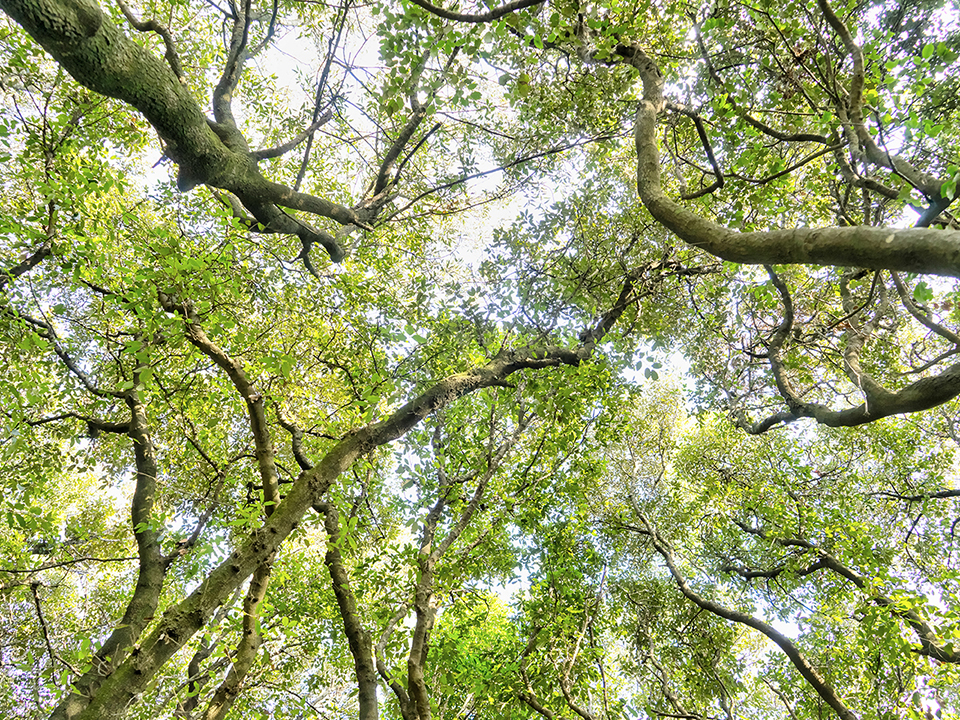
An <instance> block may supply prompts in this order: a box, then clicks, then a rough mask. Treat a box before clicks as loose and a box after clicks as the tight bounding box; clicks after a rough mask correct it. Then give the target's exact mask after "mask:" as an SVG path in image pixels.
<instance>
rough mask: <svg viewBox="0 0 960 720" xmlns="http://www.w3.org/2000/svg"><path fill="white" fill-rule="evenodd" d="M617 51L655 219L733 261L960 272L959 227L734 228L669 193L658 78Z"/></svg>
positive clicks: (644, 191)
mask: <svg viewBox="0 0 960 720" xmlns="http://www.w3.org/2000/svg"><path fill="white" fill-rule="evenodd" d="M627 50H629V51H630V53H628V52H627ZM620 53H621V54H622V55H623V56H624V58H625V60H626V61H627V62H628V63H629V64H631V65H632V66H633V67H635V68H636V69H637V70H638V72H639V74H640V77H641V79H642V80H643V87H644V92H643V98H642V99H641V101H640V104H639V107H638V110H637V117H636V124H635V133H634V134H635V139H636V146H637V190H638V192H639V194H640V200H641V202H643V204H644V206H645V207H646V208H647V210H649V211H650V214H651V215H653V217H654V218H655V219H656V220H657V221H658V222H660V223H661V224H663V225H664V226H665V227H666V228H667V229H668V230H670V231H672V232H673V233H675V234H676V235H677V236H678V237H680V238H681V239H682V240H684V241H685V242H686V243H688V244H689V245H691V246H693V247H697V248H700V249H702V250H704V251H706V252H708V253H710V254H712V255H715V256H716V257H719V258H722V259H723V260H729V261H732V262H741V263H749V264H759V265H762V264H770V265H772V264H797V263H811V264H816V265H839V266H850V267H866V268H871V269H893V270H904V271H909V272H922V273H931V274H934V275H947V276H953V277H960V232H955V231H951V230H934V229H930V228H883V227H862V226H858V227H840V228H808V227H801V228H792V229H787V230H770V231H766V232H737V231H736V230H731V229H730V228H727V227H724V226H722V225H719V224H717V223H715V222H713V221H711V220H708V219H707V218H705V217H702V216H700V215H697V214H696V213H693V212H691V211H690V210H687V209H686V208H684V207H682V206H681V205H680V204H678V203H677V202H675V201H673V200H671V199H669V198H668V197H667V196H666V195H665V194H664V192H663V189H662V187H661V183H660V153H659V150H658V149H657V139H656V127H657V116H658V114H659V113H660V112H661V111H662V110H663V108H664V106H665V101H664V98H663V84H664V79H663V76H662V75H661V74H660V70H659V68H658V67H657V65H656V63H655V62H654V61H653V60H652V59H651V58H650V57H649V56H648V55H647V54H646V53H644V52H643V50H641V49H640V48H638V47H633V48H624V49H621V50H620ZM941 402H942V401H941Z"/></svg>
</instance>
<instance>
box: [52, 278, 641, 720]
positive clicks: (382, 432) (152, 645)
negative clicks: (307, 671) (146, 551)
mask: <svg viewBox="0 0 960 720" xmlns="http://www.w3.org/2000/svg"><path fill="white" fill-rule="evenodd" d="M633 283H634V277H633V275H630V276H628V277H627V278H626V279H625V281H624V290H623V291H622V292H621V294H620V297H619V299H618V301H617V303H616V304H615V305H614V306H613V307H612V308H610V310H608V311H607V312H606V313H605V314H604V315H603V316H602V317H601V318H600V320H599V321H598V322H597V323H596V324H595V325H594V327H592V328H590V329H589V330H587V331H585V332H584V333H583V334H582V338H583V339H582V341H581V342H580V343H579V344H578V345H576V346H574V347H570V348H568V347H562V346H557V345H547V346H544V347H535V346H525V347H520V348H516V349H513V350H506V349H505V350H503V351H502V352H501V353H499V354H498V355H497V356H496V357H494V358H493V359H492V360H490V361H489V362H487V363H485V364H483V365H480V366H477V367H474V368H472V369H470V370H467V371H465V372H461V373H457V374H455V375H450V376H448V377H446V378H444V379H443V380H440V381H439V382H437V383H436V384H435V385H433V386H432V387H431V388H429V389H428V390H426V391H425V392H423V393H422V394H420V395H419V396H417V397H416V398H414V399H412V400H411V401H409V402H408V403H406V404H405V405H403V406H402V407H400V408H398V409H397V410H396V411H394V412H393V413H392V414H391V415H390V416H389V417H387V418H386V419H384V420H382V421H380V422H377V423H373V424H371V425H368V426H366V427H363V428H360V429H358V430H356V431H355V432H352V433H349V434H348V435H347V436H345V437H344V438H343V439H342V440H340V442H338V443H337V444H336V445H334V446H333V447H332V448H331V449H330V450H329V451H328V452H327V454H326V455H325V456H324V457H323V459H321V460H320V462H319V463H317V465H316V466H314V467H313V468H312V469H311V470H306V471H304V472H302V473H301V474H300V476H299V477H298V478H297V479H296V481H295V482H294V483H293V485H292V486H291V487H290V490H289V492H288V493H287V494H286V496H285V497H284V498H283V500H282V501H281V502H280V504H279V505H278V506H277V508H276V510H275V511H274V513H273V514H272V515H270V516H269V517H267V519H266V521H265V522H264V524H263V525H262V526H261V527H260V528H258V529H256V530H254V531H253V532H252V533H250V535H249V536H247V538H246V539H245V540H244V541H243V542H242V543H241V544H240V545H239V546H238V547H237V548H236V549H235V550H234V551H233V552H232V553H231V554H230V555H229V557H227V558H226V560H224V561H223V562H222V563H221V564H220V565H219V566H217V567H216V568H214V569H213V570H212V571H211V572H210V573H209V574H208V575H207V577H206V579H205V580H204V581H203V582H202V583H201V584H200V586H199V587H198V588H196V589H195V590H194V591H193V592H191V593H190V594H189V595H188V596H187V597H186V598H185V599H184V600H182V601H181V602H179V603H177V604H176V605H174V606H172V607H170V608H169V609H168V610H167V611H166V612H165V613H164V615H163V617H162V618H161V620H160V621H159V622H158V623H157V624H156V626H155V628H154V629H153V630H152V631H151V632H150V634H149V635H148V636H146V637H144V638H143V639H142V640H141V641H140V643H139V644H138V645H137V647H136V648H135V649H134V652H133V653H131V655H130V657H129V658H127V660H125V661H124V662H123V663H122V664H121V665H120V666H119V667H118V668H117V669H116V671H114V672H113V674H112V675H110V677H108V678H107V679H106V680H105V681H104V683H103V685H102V687H101V688H100V692H98V693H96V695H95V696H94V697H92V698H90V697H82V698H80V699H79V702H80V707H81V708H82V712H81V711H80V708H78V709H77V713H75V715H74V716H71V720H72V717H76V720H112V719H113V718H118V717H120V715H121V714H122V709H123V708H124V707H126V705H127V703H128V702H130V701H131V700H132V699H133V698H134V697H135V696H136V695H137V694H138V693H140V692H142V691H143V689H144V688H145V687H146V686H147V685H148V684H149V683H150V682H151V680H152V679H153V677H154V676H155V675H156V673H157V671H158V670H159V669H160V668H161V667H163V666H164V664H165V663H166V662H167V661H168V660H169V659H170V658H171V657H172V656H173V655H174V653H176V652H177V651H178V650H179V649H180V648H181V647H183V645H184V644H185V643H186V642H187V641H188V640H189V639H190V638H191V637H192V636H193V635H194V634H195V633H196V632H198V631H199V630H200V629H201V628H203V627H204V625H206V623H207V621H208V620H209V618H210V617H211V615H212V614H213V612H214V611H215V610H216V608H217V607H219V605H221V604H222V603H223V602H224V600H225V599H226V598H227V597H228V596H229V595H230V594H231V593H232V592H234V591H235V590H236V589H237V588H238V587H240V586H241V585H242V583H243V582H244V580H246V578H248V577H249V576H250V575H251V574H252V573H253V572H254V571H255V570H256V568H257V567H259V566H260V565H261V564H262V563H263V562H265V561H267V560H268V559H269V558H270V557H272V556H273V554H274V553H275V552H276V550H277V548H278V547H279V546H280V544H281V543H282V542H283V541H284V540H285V539H286V538H287V537H288V536H289V535H290V533H292V532H293V531H294V529H295V528H296V527H297V526H298V525H299V523H300V521H301V519H302V518H303V516H304V514H306V512H307V511H308V510H310V508H312V507H314V506H315V505H316V504H318V503H320V502H321V501H322V498H323V496H324V495H325V493H326V492H327V489H328V488H329V487H330V485H331V484H332V483H333V482H335V481H336V479H337V478H338V477H339V476H340V474H341V473H343V472H344V471H346V470H348V469H349V468H350V466H351V465H353V463H354V462H355V461H356V460H358V459H359V458H361V457H363V456H364V455H366V454H368V453H370V452H372V451H373V450H375V449H376V448H378V447H380V446H382V445H385V444H387V443H390V442H393V441H394V440H396V439H397V438H399V437H401V436H403V435H404V434H405V433H407V432H408V431H410V430H411V429H412V428H414V427H415V426H417V425H418V424H419V423H420V422H421V421H422V420H423V419H424V418H426V417H427V416H429V415H431V414H433V413H434V412H436V411H437V410H439V409H441V408H443V407H445V406H446V405H449V404H450V403H452V402H455V401H456V400H458V399H459V398H461V397H463V396H464V395H467V394H469V393H472V392H476V391H477V390H480V389H482V388H489V387H502V386H503V385H504V383H505V382H506V380H507V378H508V377H509V376H510V375H512V374H514V373H517V372H520V371H521V370H539V369H546V368H553V367H560V366H564V365H568V366H573V367H576V366H578V365H580V364H581V363H583V362H585V361H586V360H588V359H589V358H590V356H591V355H592V354H593V352H594V350H595V348H596V345H597V343H599V342H600V341H601V340H602V339H603V337H604V336H605V335H606V333H607V332H608V331H609V330H610V329H611V328H612V327H613V324H614V323H615V322H616V321H617V319H619V318H620V316H621V315H622V314H623V312H624V310H626V308H627V307H629V305H630V304H632V303H633V302H634V301H635V299H636V292H635V290H634V285H633ZM73 697H79V696H73ZM87 703H89V704H87ZM83 705H86V707H82V706H83Z"/></svg>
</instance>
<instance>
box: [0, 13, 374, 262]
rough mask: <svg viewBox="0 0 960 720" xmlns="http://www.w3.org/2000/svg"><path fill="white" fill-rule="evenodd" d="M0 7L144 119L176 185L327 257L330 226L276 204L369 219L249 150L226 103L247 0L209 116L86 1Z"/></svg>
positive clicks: (74, 71)
mask: <svg viewBox="0 0 960 720" xmlns="http://www.w3.org/2000/svg"><path fill="white" fill-rule="evenodd" d="M0 8H2V9H3V10H4V11H5V12H6V13H7V14H8V15H10V16H11V17H12V18H13V19H14V20H15V21H16V22H18V23H19V24H20V25H22V26H23V28H24V29H25V30H26V31H27V32H28V33H29V34H30V35H31V37H33V39H34V40H36V41H37V42H38V43H39V44H40V45H42V46H43V47H44V49H46V50H47V52H49V53H50V54H51V55H52V56H53V57H54V59H56V60H57V62H58V63H60V65H61V66H62V67H63V68H64V69H65V70H66V71H67V72H69V73H70V74H71V75H72V76H73V77H74V78H75V79H76V80H77V82H79V83H80V84H81V85H84V86H85V87H87V88H89V89H90V90H93V91H94V92H97V93H100V94H101V95H106V96H108V97H113V98H117V99H119V100H123V101H124V102H127V103H129V104H130V105H132V106H133V107H135V108H136V109H137V110H138V111H139V112H140V113H141V114H142V115H143V116H144V117H145V118H146V119H147V121H148V122H150V124H151V125H153V127H154V129H156V131H157V132H158V133H159V135H160V138H161V139H162V141H163V142H164V144H165V146H166V153H167V155H168V156H169V157H170V158H171V159H172V160H173V161H174V162H176V163H177V165H178V166H179V173H178V178H177V183H178V185H179V187H180V189H181V190H184V191H186V190H189V189H191V188H193V187H196V186H197V185H201V184H202V185H209V186H211V187H214V188H219V189H221V190H226V191H227V192H230V193H232V194H233V195H235V196H236V197H237V198H238V199H239V201H240V203H241V204H242V205H243V207H244V208H246V209H247V210H248V211H249V212H250V214H251V215H253V217H254V218H256V220H257V222H258V223H259V226H258V227H257V228H256V229H258V230H260V231H263V232H277V233H289V234H292V235H296V236H297V237H299V238H300V240H301V242H302V243H303V245H304V247H305V248H306V249H307V251H309V248H310V246H312V245H314V244H320V245H321V246H323V247H324V248H325V249H326V250H327V252H328V254H329V255H330V257H331V259H332V260H333V261H334V262H339V261H340V260H342V259H343V257H344V255H345V253H344V251H343V249H342V248H341V247H340V245H339V244H338V243H337V242H336V240H335V239H334V238H333V236H332V235H331V234H330V233H329V232H326V231H324V230H322V229H317V228H314V227H313V226H312V225H310V224H309V223H307V222H305V221H303V220H300V219H297V218H293V217H291V216H290V215H287V214H286V213H284V212H281V211H280V210H279V208H288V209H290V210H298V211H301V212H304V213H307V214H309V215H314V216H317V217H320V218H329V219H331V220H334V221H336V222H337V223H340V224H341V225H348V224H352V225H356V226H358V227H361V228H364V229H367V228H368V227H369V226H368V225H367V224H366V223H365V222H364V221H363V220H362V219H361V218H360V217H359V216H358V215H357V213H356V212H354V211H353V210H351V209H350V208H347V207H345V206H343V205H340V204H339V203H335V202H332V201H330V200H327V199H324V198H321V197H317V196H314V195H308V194H305V193H301V192H298V191H295V190H293V189H292V188H290V187H287V186H285V185H281V184H279V183H275V182H272V181H270V180H268V179H267V178H265V177H264V176H263V175H262V174H261V172H260V170H259V168H258V167H257V161H258V159H259V158H258V157H256V156H255V155H254V154H253V153H251V152H250V150H249V147H248V146H247V143H246V141H245V140H244V139H243V137H242V135H241V133H240V132H239V130H238V129H237V127H236V123H235V121H234V120H233V113H232V110H231V109H230V98H231V93H232V90H233V89H234V88H235V86H236V82H237V80H238V79H239V73H240V71H241V70H242V66H243V61H244V60H245V59H246V57H248V56H249V54H250V52H248V50H247V36H248V29H249V23H250V17H251V16H250V13H249V3H247V5H246V6H245V10H244V13H243V15H242V17H240V16H238V17H237V18H236V22H235V25H234V32H233V33H232V36H231V44H230V48H229V49H228V62H227V66H226V67H225V69H224V74H223V76H222V77H221V81H220V82H219V83H218V85H217V89H216V91H215V93H214V115H215V117H216V122H210V121H208V119H207V118H206V117H205V115H204V113H203V111H202V110H201V108H200V105H199V104H198V103H197V101H196V99H195V98H194V97H193V96H192V95H191V94H190V91H189V89H188V88H187V87H186V86H185V85H184V84H183V83H182V82H181V81H180V79H179V78H178V77H177V75H176V74H175V73H174V71H173V70H172V69H171V67H170V65H169V64H168V63H166V62H165V61H164V60H162V59H160V58H158V57H156V56H155V55H153V54H152V53H150V52H149V51H147V50H146V49H144V48H142V47H141V46H140V45H138V44H136V43H134V42H133V41H132V40H131V39H130V38H128V37H127V36H126V35H124V34H123V32H122V31H121V30H120V29H119V28H118V27H117V26H116V25H114V24H113V22H112V21H111V20H110V19H109V18H108V17H107V16H106V15H105V14H104V13H103V11H102V10H101V8H100V6H99V5H98V4H97V3H96V2H95V1H94V0H3V1H2V2H0ZM274 14H275V13H274ZM272 23H273V20H271V28H272V26H273V25H272ZM269 36H270V31H269V30H268V32H267V38H269ZM266 41H267V39H265V40H264V42H266Z"/></svg>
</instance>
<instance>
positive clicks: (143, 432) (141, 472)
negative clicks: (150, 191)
mask: <svg viewBox="0 0 960 720" xmlns="http://www.w3.org/2000/svg"><path fill="white" fill-rule="evenodd" d="M124 399H125V400H126V403H127V407H128V408H129V409H130V429H129V432H128V434H129V436H130V439H131V440H132V441H133V450H134V459H135V463H136V481H135V485H134V491H133V500H132V503H131V511H130V520H131V524H132V526H133V535H134V538H135V539H136V542H137V555H138V558H139V567H138V573H137V584H136V586H135V587H134V591H133V596H132V597H131V598H130V601H129V602H128V603H127V607H126V611H125V612H124V614H123V617H122V618H121V620H120V623H119V624H118V625H117V627H116V629H114V631H113V632H112V633H111V634H110V636H109V637H108V638H107V639H106V641H104V643H103V645H102V646H101V648H100V650H98V651H97V652H96V654H95V655H94V657H93V662H92V664H91V666H90V669H89V670H88V671H87V672H86V673H84V674H83V675H81V676H80V677H79V678H78V679H77V680H75V681H74V683H73V686H72V687H71V692H70V693H69V694H68V695H67V697H66V698H65V699H64V700H63V701H62V702H61V703H60V705H58V706H57V708H56V709H55V710H54V712H53V714H52V715H51V716H50V717H51V720H70V719H71V718H73V717H74V716H76V715H77V713H79V712H80V711H81V710H82V709H83V708H84V706H86V704H87V703H88V702H89V701H90V699H91V698H93V697H96V696H97V695H98V690H100V689H101V685H102V683H103V682H104V681H105V680H106V679H107V678H109V677H110V675H111V673H112V672H113V671H114V669H115V668H116V667H117V666H118V665H120V664H121V663H122V662H123V661H124V659H125V658H127V657H128V656H129V655H130V654H131V653H133V652H135V643H136V642H137V641H138V640H139V638H140V636H141V634H142V633H143V631H144V629H145V628H146V627H147V625H148V624H149V623H150V621H151V620H153V616H154V614H155V612H156V609H157V606H158V604H159V602H160V593H161V591H162V589H163V580H164V574H165V572H166V567H167V565H166V563H165V562H164V558H163V555H162V553H161V549H160V533H159V530H160V527H159V525H158V522H157V519H156V518H155V517H154V515H153V508H154V502H155V497H156V491H157V465H156V450H155V449H154V446H153V440H152V439H151V436H150V431H149V427H148V421H147V414H146V407H145V406H144V404H143V402H142V401H141V399H140V396H139V394H138V392H137V391H136V389H133V390H130V391H128V392H127V393H126V395H125V397H124Z"/></svg>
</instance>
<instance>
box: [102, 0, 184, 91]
mask: <svg viewBox="0 0 960 720" xmlns="http://www.w3.org/2000/svg"><path fill="white" fill-rule="evenodd" d="M117 5H119V6H120V12H122V13H123V16H124V17H125V18H126V19H127V22H129V23H130V24H131V25H132V26H133V27H134V28H136V29H137V30H139V31H140V32H155V33H157V35H159V36H160V38H161V39H162V40H163V47H164V48H165V49H166V52H165V53H164V55H163V56H164V57H165V58H166V60H167V62H168V63H170V69H171V70H173V74H174V75H176V76H177V78H179V79H180V82H183V83H185V82H186V81H185V80H184V77H183V66H182V65H181V64H180V55H179V54H177V46H176V45H175V44H174V42H173V36H172V35H171V34H170V30H169V29H167V27H166V26H165V25H161V24H160V23H158V22H157V21H156V20H154V19H150V20H138V19H137V16H136V15H134V14H133V11H132V10H131V9H130V7H129V6H128V5H127V4H126V3H125V2H124V1H123V0H117Z"/></svg>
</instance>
